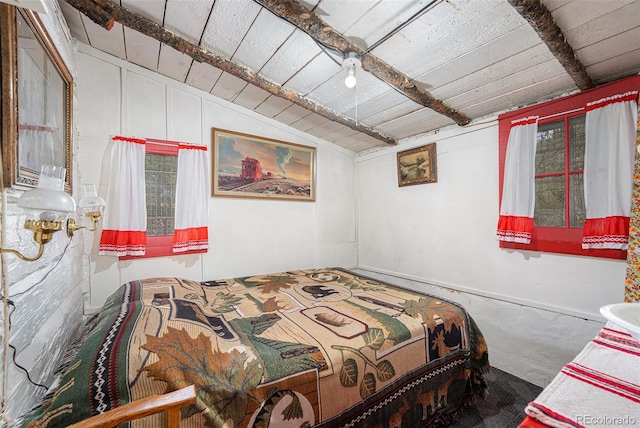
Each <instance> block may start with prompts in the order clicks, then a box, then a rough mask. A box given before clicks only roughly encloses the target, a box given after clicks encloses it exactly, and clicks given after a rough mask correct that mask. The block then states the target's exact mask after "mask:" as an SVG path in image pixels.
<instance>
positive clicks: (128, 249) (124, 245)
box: [98, 230, 147, 257]
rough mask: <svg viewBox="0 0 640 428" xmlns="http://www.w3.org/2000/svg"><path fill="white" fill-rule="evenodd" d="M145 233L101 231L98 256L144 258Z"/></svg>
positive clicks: (145, 246)
mask: <svg viewBox="0 0 640 428" xmlns="http://www.w3.org/2000/svg"><path fill="white" fill-rule="evenodd" d="M146 248H147V232H145V231H131V230H126V231H125V230H103V231H102V236H101V237H100V245H99V247H98V254H100V255H101V256H117V257H122V256H144V255H145V252H146Z"/></svg>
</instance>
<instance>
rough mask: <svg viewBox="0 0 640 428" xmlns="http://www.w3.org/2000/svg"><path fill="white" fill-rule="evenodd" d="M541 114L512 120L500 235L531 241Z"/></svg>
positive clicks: (498, 231) (525, 242)
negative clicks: (539, 116)
mask: <svg viewBox="0 0 640 428" xmlns="http://www.w3.org/2000/svg"><path fill="white" fill-rule="evenodd" d="M537 133H538V117H537V116H532V117H527V118H523V119H518V120H514V121H513V122H511V130H510V131H509V140H508V143H507V153H506V158H505V164H504V180H503V187H502V202H501V204H500V218H499V219H498V230H497V234H496V235H497V239H498V240H500V241H508V242H518V243H522V244H529V243H530V242H531V234H532V233H533V211H534V208H535V201H536V195H535V184H534V183H535V182H534V176H535V160H536V142H537Z"/></svg>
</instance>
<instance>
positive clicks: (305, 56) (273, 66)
mask: <svg viewBox="0 0 640 428" xmlns="http://www.w3.org/2000/svg"><path fill="white" fill-rule="evenodd" d="M321 52H322V51H321V50H320V48H319V47H318V45H317V44H316V43H315V42H314V41H313V40H312V39H311V37H309V36H308V35H306V34H305V33H303V32H302V31H300V30H295V31H294V33H293V34H291V35H290V36H289V37H288V38H287V40H286V41H285V42H284V44H283V45H282V46H281V47H280V48H279V49H278V50H277V51H276V52H275V53H274V54H273V56H272V57H271V58H270V59H269V61H267V63H266V64H265V65H264V67H262V69H261V70H260V74H261V75H263V76H264V77H266V78H267V79H269V80H271V81H272V82H276V83H278V84H279V85H283V84H285V83H286V82H287V81H288V80H289V79H291V78H292V77H293V76H294V75H295V74H296V73H297V72H298V70H299V69H301V68H302V67H304V66H305V65H306V64H308V63H309V62H310V61H312V60H313V58H315V57H316V56H318V55H319V54H320V53H321Z"/></svg>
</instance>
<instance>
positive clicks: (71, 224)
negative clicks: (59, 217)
mask: <svg viewBox="0 0 640 428" xmlns="http://www.w3.org/2000/svg"><path fill="white" fill-rule="evenodd" d="M85 215H86V216H87V217H89V218H90V219H91V222H92V223H93V227H91V228H88V227H87V226H79V225H78V224H77V223H76V221H75V220H74V219H72V218H70V219H69V220H67V236H69V238H71V237H73V234H74V233H75V232H76V231H77V230H80V229H87V230H88V231H89V232H95V231H96V230H98V222H99V221H100V217H102V212H100V211H88V212H87V213H85Z"/></svg>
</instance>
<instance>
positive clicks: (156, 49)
mask: <svg viewBox="0 0 640 428" xmlns="http://www.w3.org/2000/svg"><path fill="white" fill-rule="evenodd" d="M124 40H125V43H126V48H127V61H131V62H132V63H134V64H137V65H139V66H141V67H144V68H146V69H149V70H152V71H158V59H159V57H160V42H159V41H157V40H155V39H152V38H151V37H149V36H145V35H144V34H142V33H138V32H137V31H135V30H132V29H130V28H127V27H124Z"/></svg>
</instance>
